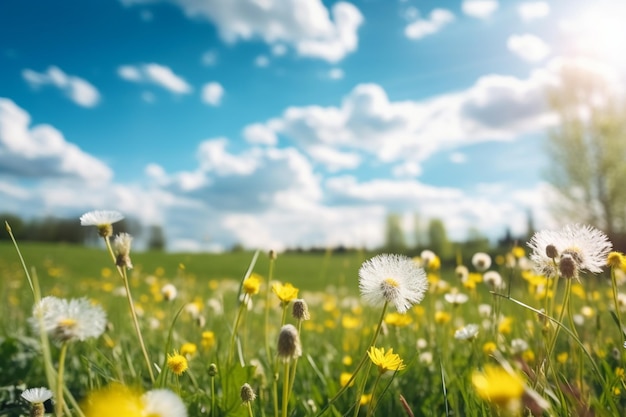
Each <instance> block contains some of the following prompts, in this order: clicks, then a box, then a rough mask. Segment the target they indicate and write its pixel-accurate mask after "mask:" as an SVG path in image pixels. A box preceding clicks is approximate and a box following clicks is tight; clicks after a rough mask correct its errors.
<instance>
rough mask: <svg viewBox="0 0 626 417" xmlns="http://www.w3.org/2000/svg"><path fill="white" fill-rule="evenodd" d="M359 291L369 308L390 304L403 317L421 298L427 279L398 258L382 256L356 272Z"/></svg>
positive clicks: (406, 261) (411, 261) (367, 262)
mask: <svg viewBox="0 0 626 417" xmlns="http://www.w3.org/2000/svg"><path fill="white" fill-rule="evenodd" d="M359 289H360V290H361V295H362V296H363V299H364V300H365V301H366V302H367V303H368V304H370V305H372V306H382V305H384V304H385V303H386V302H387V303H389V304H393V305H394V307H395V308H396V310H397V311H398V312H399V313H406V312H407V310H408V309H409V308H411V306H413V304H417V303H419V302H420V301H422V299H423V298H424V294H425V293H426V290H427V289H428V279H427V278H426V272H424V269H423V268H421V267H419V266H417V264H416V263H415V262H414V261H413V260H412V259H410V258H408V257H406V256H402V255H393V254H382V255H378V256H375V257H373V258H372V259H369V260H367V261H365V262H364V263H363V265H361V268H360V269H359Z"/></svg>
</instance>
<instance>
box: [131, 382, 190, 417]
mask: <svg viewBox="0 0 626 417" xmlns="http://www.w3.org/2000/svg"><path fill="white" fill-rule="evenodd" d="M141 401H142V403H143V415H144V416H146V417H187V407H185V404H184V403H183V401H182V400H181V399H180V397H179V396H178V395H176V394H175V393H173V392H172V391H170V390H168V389H153V390H151V391H148V392H146V393H145V394H143V395H142V396H141Z"/></svg>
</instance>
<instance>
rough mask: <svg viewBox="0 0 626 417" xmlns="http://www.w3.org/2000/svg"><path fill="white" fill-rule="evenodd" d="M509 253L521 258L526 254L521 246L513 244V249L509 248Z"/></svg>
mask: <svg viewBox="0 0 626 417" xmlns="http://www.w3.org/2000/svg"><path fill="white" fill-rule="evenodd" d="M511 253H512V254H513V256H515V257H516V258H517V259H520V258H523V257H524V255H526V251H525V250H524V248H523V247H521V246H513V249H511Z"/></svg>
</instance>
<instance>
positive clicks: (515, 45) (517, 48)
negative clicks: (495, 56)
mask: <svg viewBox="0 0 626 417" xmlns="http://www.w3.org/2000/svg"><path fill="white" fill-rule="evenodd" d="M506 46H507V48H509V51H511V52H513V53H514V54H516V55H518V56H519V57H520V58H522V59H524V60H526V61H530V62H537V61H541V60H543V59H544V58H545V57H547V56H548V55H549V54H550V47H549V46H548V44H547V43H545V42H544V41H543V40H542V39H541V38H539V37H538V36H535V35H531V34H528V33H525V34H523V35H511V36H509V39H508V40H507V43H506Z"/></svg>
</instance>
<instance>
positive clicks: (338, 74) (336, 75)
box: [328, 68, 344, 80]
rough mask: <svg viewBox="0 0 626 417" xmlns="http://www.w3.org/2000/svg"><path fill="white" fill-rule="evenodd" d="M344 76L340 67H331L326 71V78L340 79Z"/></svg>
mask: <svg viewBox="0 0 626 417" xmlns="http://www.w3.org/2000/svg"><path fill="white" fill-rule="evenodd" d="M343 76H344V73H343V70H342V69H341V68H332V69H331V70H330V71H328V78H330V79H331V80H341V79H342V78H343Z"/></svg>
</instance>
